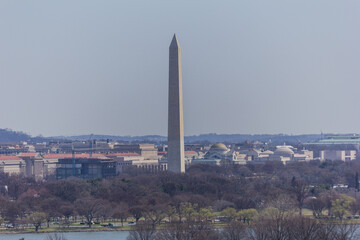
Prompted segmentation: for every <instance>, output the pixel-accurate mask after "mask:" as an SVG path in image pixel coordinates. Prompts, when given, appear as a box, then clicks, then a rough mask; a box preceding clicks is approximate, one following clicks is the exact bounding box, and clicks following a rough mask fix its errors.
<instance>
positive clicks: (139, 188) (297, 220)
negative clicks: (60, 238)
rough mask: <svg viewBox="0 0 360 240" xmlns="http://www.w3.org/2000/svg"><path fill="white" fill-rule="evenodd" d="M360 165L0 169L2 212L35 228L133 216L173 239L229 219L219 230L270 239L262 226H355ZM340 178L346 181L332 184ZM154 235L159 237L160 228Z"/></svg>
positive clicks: (211, 228)
mask: <svg viewBox="0 0 360 240" xmlns="http://www.w3.org/2000/svg"><path fill="white" fill-rule="evenodd" d="M357 172H360V163H359V162H357V161H354V162H350V163H344V162H316V161H314V162H310V163H291V164H288V165H286V166H284V165H282V164H281V163H279V162H267V163H264V164H256V165H251V164H249V165H245V166H233V165H229V166H222V167H217V166H209V165H194V166H192V167H191V168H189V169H188V170H187V172H186V173H185V174H174V173H170V172H157V173H151V172H143V171H141V170H140V169H133V170H132V171H131V172H129V173H127V174H122V175H120V176H118V177H116V178H111V179H92V180H87V181H86V180H82V179H75V178H74V179H66V180H60V181H45V180H44V181H41V182H36V181H35V180H34V179H31V178H25V177H23V176H18V175H11V176H9V175H7V174H1V175H0V185H1V198H0V212H1V219H0V220H1V222H4V223H6V224H9V225H12V226H14V227H19V226H21V225H23V224H32V225H33V226H34V228H35V230H38V228H39V227H41V225H42V224H44V225H45V226H46V225H49V224H50V223H51V222H52V221H58V222H59V223H60V224H61V227H64V228H66V227H68V226H69V225H71V224H72V223H73V222H74V221H83V222H84V223H86V224H88V226H89V227H91V226H92V224H93V223H94V222H96V221H99V222H105V221H110V220H118V221H121V222H126V221H128V220H129V219H132V220H133V221H135V222H138V224H136V226H137V227H136V229H137V231H134V233H133V234H136V233H138V232H139V231H140V230H141V231H145V232H147V233H149V232H151V231H155V229H159V228H160V229H163V230H162V231H161V234H163V235H164V236H162V239H173V238H166V235H167V234H170V235H171V234H174V231H175V232H176V231H178V232H187V233H191V232H192V233H193V234H200V233H201V234H204V233H209V234H210V233H213V234H214V239H219V238H216V237H219V236H218V235H216V234H219V233H218V232H217V231H215V229H214V225H216V222H215V221H221V222H222V223H223V224H225V225H223V229H224V231H222V234H225V232H227V231H225V230H226V229H228V230H229V231H228V232H231V231H238V233H239V234H245V233H246V232H247V233H246V234H249V231H248V230H247V229H248V228H249V227H248V226H251V229H252V231H251V233H252V234H255V235H256V236H253V239H269V238H266V234H265V232H261V231H265V230H266V229H268V231H267V232H268V233H274V229H282V230H284V231H285V229H288V230H289V229H294V227H291V225H292V224H293V225H294V224H295V225H296V226H300V225H301V226H302V225H303V228H305V227H310V226H312V228H314V229H315V228H317V229H318V230H317V234H320V233H321V234H325V235H326V234H328V235H329V234H330V235H331V234H334V232H335V233H336V234H337V233H339V232H342V231H341V229H343V232H348V234H350V232H353V230H352V228H351V225H348V224H344V221H345V220H346V219H347V218H353V216H354V215H357V214H359V210H360V198H356V195H357V194H358V193H357V191H356V189H357V188H359V185H358V174H357ZM340 183H341V184H347V185H348V186H349V187H348V188H341V189H340V188H339V189H334V188H333V186H334V185H336V184H340ZM5 186H6V187H5ZM358 195H359V194H358ZM304 211H306V212H308V213H310V214H307V215H306V214H305V213H304ZM301 215H306V216H305V217H303V216H301ZM347 221H348V222H349V221H353V222H356V221H358V220H357V219H351V220H347ZM214 222H215V223H214ZM325 222H326V223H327V224H325V225H324V223H325ZM145 223H146V224H145ZM335 223H336V224H335ZM339 223H341V224H339ZM160 224H161V225H160ZM279 224H282V225H281V227H279ZM324 226H327V227H324ZM272 227H273V229H272ZM331 227H332V229H337V230H336V231H335V230H331V229H330V228H331ZM339 228H341V229H340V230H339ZM139 229H140V230H139ZM144 229H145V230H144ZM184 229H185V230H184ZM199 229H200V230H201V229H204V231H202V230H201V231H200V230H199ZM206 229H207V230H206ZM256 229H257V230H256ZM165 230H166V231H167V233H166V231H165ZM171 231H172V232H171ZM199 231H200V232H199ZM298 231H300V230H298ZM154 234H155V233H154ZM156 234H160V233H159V231H157V233H156ZM229 234H230V233H229ZM233 234H235V233H233ZM274 234H275V233H274ZM278 234H283V235H284V234H285V235H286V236H290V235H291V234H295V233H294V232H291V233H290V232H289V231H288V232H286V233H280V232H278ZM215 235H216V236H215ZM285 235H284V236H285ZM295 235H296V234H295ZM330 235H329V236H330ZM260 236H265V238H261V237H260ZM130 237H135V238H133V239H142V238H136V236H130ZM247 237H249V236H248V235H247ZM255 237H256V238H255ZM149 239H151V238H149ZM157 239H161V238H160V237H159V235H157ZM182 239H211V237H210V236H207V235H206V237H204V238H201V237H197V238H182ZM220 239H236V238H224V237H222V238H220ZM238 239H242V238H238ZM279 239H296V238H286V237H285V238H279ZM298 239H303V238H298ZM309 239H316V238H309ZM322 239H337V238H336V237H334V236H332V238H325V237H324V238H322ZM343 239H346V238H343Z"/></svg>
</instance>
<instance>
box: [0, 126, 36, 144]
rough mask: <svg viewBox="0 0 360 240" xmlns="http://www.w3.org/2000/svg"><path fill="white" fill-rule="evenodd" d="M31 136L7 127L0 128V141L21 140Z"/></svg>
mask: <svg viewBox="0 0 360 240" xmlns="http://www.w3.org/2000/svg"><path fill="white" fill-rule="evenodd" d="M30 139H31V136H30V135H28V134H26V133H24V132H17V131H13V130H11V129H8V128H5V129H3V128H0V142H22V141H29V140H30Z"/></svg>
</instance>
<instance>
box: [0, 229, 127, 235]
mask: <svg viewBox="0 0 360 240" xmlns="http://www.w3.org/2000/svg"><path fill="white" fill-rule="evenodd" d="M121 231H131V230H130V229H122V228H113V229H74V230H68V229H64V230H56V231H55V230H44V231H38V232H35V231H27V230H24V231H21V230H20V231H0V235H2V234H4V235H5V234H29V233H35V234H41V233H68V232H121Z"/></svg>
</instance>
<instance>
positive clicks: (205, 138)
mask: <svg viewBox="0 0 360 240" xmlns="http://www.w3.org/2000/svg"><path fill="white" fill-rule="evenodd" d="M90 136H91V135H79V136H57V137H42V136H38V137H32V136H30V135H29V134H26V133H24V132H20V131H13V130H11V129H0V142H21V141H29V142H47V141H57V140H60V141H61V140H62V141H66V140H70V141H86V140H89V138H90ZM320 138H321V135H320V134H303V135H286V134H255V135H253V134H216V133H208V134H200V135H194V136H187V137H185V143H188V144H189V143H209V144H211V143H216V142H222V143H242V142H244V141H251V142H252V141H260V142H269V143H270V142H271V143H272V144H284V143H286V144H298V143H305V142H315V141H318V140H319V139H320ZM92 139H97V140H107V139H110V140H115V141H119V142H124V143H130V142H131V143H155V144H161V143H163V144H166V142H167V137H165V136H160V135H145V136H113V135H93V137H92Z"/></svg>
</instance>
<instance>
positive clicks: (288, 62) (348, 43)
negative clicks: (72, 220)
mask: <svg viewBox="0 0 360 240" xmlns="http://www.w3.org/2000/svg"><path fill="white" fill-rule="evenodd" d="M160 5H161V7H159V6H160ZM204 6H205V9H206V11H200V9H203V7H204ZM359 8H360V3H358V2H338V1H332V0H331V1H318V2H311V3H305V2H300V1H298V2H293V3H289V2H286V1H280V0H276V1H272V2H271V3H266V2H264V3H255V2H253V1H242V2H238V1H228V2H226V3H222V4H219V3H216V2H208V1H206V2H205V1H199V2H196V3H190V2H189V1H184V2H182V3H181V4H179V5H178V6H177V9H178V11H176V12H174V11H173V4H172V3H168V2H166V1H158V2H156V3H148V2H146V1H142V2H138V3H132V2H126V3H125V2H121V3H120V2H117V1H108V2H106V3H103V2H100V1H79V2H77V3H70V2H66V1H63V2H57V3H49V2H47V1H38V2H31V3H19V2H14V1H2V2H1V3H0V30H1V32H2V37H1V38H0V52H1V54H0V74H1V75H0V79H1V83H2V85H3V86H4V87H3V88H2V94H1V95H0V101H1V102H2V110H3V113H4V114H3V115H2V117H1V118H0V127H1V128H11V129H14V130H17V131H24V132H26V133H29V134H31V135H33V136H36V135H39V134H42V135H44V136H59V135H63V136H69V135H81V134H89V133H94V134H109V135H122V136H124V135H131V136H136V135H152V134H154V135H162V136H165V135H166V131H167V128H166V125H167V124H166V119H167V71H166V69H167V62H166V59H167V48H166V47H164V46H167V42H168V39H169V37H170V36H172V34H173V33H174V32H176V33H178V34H179V36H180V41H181V42H182V49H183V52H184V53H186V54H185V57H184V58H183V66H184V69H185V70H184V72H183V76H184V79H186V82H185V83H184V85H183V88H184V122H185V125H186V129H185V135H186V136H191V135H198V134H204V133H218V134H222V133H228V134H230V133H238V134H261V133H284V134H304V133H320V132H332V133H351V132H360V125H359V124H358V122H360V111H356V110H357V89H358V88H359V87H360V86H359V85H360V82H359V81H358V78H359V76H360V69H359V68H358V64H359V63H360V46H359V44H358V42H359V40H360V33H359V32H358V31H356V30H355V29H358V27H359V25H360V16H359V15H358V14H357V12H358V11H357V10H358V9H359ZM184 16H186V17H184Z"/></svg>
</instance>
